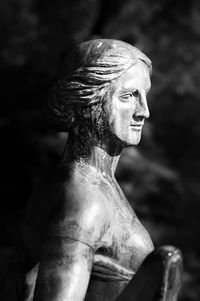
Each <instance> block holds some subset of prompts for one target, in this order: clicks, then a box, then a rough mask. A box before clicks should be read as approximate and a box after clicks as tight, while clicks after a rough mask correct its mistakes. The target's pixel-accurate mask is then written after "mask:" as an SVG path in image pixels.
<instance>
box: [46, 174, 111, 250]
mask: <svg viewBox="0 0 200 301" xmlns="http://www.w3.org/2000/svg"><path fill="white" fill-rule="evenodd" d="M59 194H63V196H62V197H60V199H59V198H58V202H57V204H55V206H54V208H52V212H51V214H50V215H49V218H48V227H47V234H48V235H55V236H62V237H63V236H64V237H66V238H71V239H74V240H78V241H81V242H84V243H86V244H88V245H90V246H91V247H92V248H94V249H96V248H98V246H99V245H100V243H101V239H102V237H103V235H104V234H105V233H106V230H107V229H108V227H109V224H110V220H109V213H108V209H107V206H106V196H105V194H104V193H103V191H102V190H101V188H100V187H98V186H97V185H95V184H94V183H89V182H87V181H77V180H74V179H73V180H70V181H68V182H67V183H65V185H64V186H63V187H62V188H61V190H60V192H59Z"/></svg>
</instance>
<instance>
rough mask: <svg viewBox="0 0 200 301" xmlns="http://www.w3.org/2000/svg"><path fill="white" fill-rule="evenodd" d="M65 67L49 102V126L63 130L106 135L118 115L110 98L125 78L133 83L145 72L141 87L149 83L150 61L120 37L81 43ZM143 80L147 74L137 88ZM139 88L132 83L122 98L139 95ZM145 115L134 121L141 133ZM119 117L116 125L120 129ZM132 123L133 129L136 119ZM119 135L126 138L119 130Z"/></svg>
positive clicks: (123, 99) (122, 99) (66, 60)
mask: <svg viewBox="0 0 200 301" xmlns="http://www.w3.org/2000/svg"><path fill="white" fill-rule="evenodd" d="M62 69H63V72H62V73H61V75H60V79H59V80H58V81H57V82H56V84H55V85H54V86H53V88H52V91H51V96H50V98H49V99H48V102H47V106H46V113H47V114H46V115H47V118H48V121H49V124H50V126H51V127H53V128H54V129H55V130H56V131H60V132H69V133H71V132H74V131H76V133H80V132H84V131H85V132H86V133H87V135H88V136H89V135H90V134H91V135H93V137H94V136H95V137H105V133H106V132H107V133H108V132H109V131H108V129H109V128H110V124H111V123H112V121H111V119H112V120H113V119H115V118H114V116H113V115H114V114H115V113H114V111H113V110H112V107H113V104H112V103H111V102H112V101H111V99H112V97H113V95H115V94H116V91H118V90H119V89H118V88H119V86H121V84H122V81H124V83H125V86H126V82H127V81H128V80H129V81H131V82H132V83H134V81H138V77H139V78H140V77H141V76H142V74H143V73H145V72H146V74H145V75H144V77H145V81H146V82H145V83H144V85H143V86H144V87H143V86H142V87H141V88H142V89H143V90H145V91H146V90H147V86H149V85H150V83H149V82H150V80H149V75H150V73H151V61H150V60H149V59H148V58H147V57H146V55H144V54H143V53H142V52H141V51H140V50H138V49H137V48H135V47H133V46H131V45H129V44H127V43H125V42H122V41H118V40H107V39H97V40H91V41H87V42H84V43H82V44H80V45H78V46H77V47H76V48H75V49H73V51H71V53H70V54H69V55H68V56H67V57H66V59H65V61H64V64H63V68H62ZM132 76H133V81H132ZM143 81H144V78H143V77H142V78H140V83H139V87H136V88H137V89H139V88H140V86H141V84H142V83H143ZM137 86H138V84H137ZM122 88H123V87H122ZM137 89H134V90H135V91H132V90H131V87H130V93H129V94H128V92H124V95H123V96H122V95H121V96H120V97H121V101H122V102H123V103H125V102H128V98H129V97H131V95H132V96H136V95H134V93H135V94H136V93H138V91H137V92H136V90H137ZM118 92H119V91H118ZM119 93H121V92H119ZM131 93H132V94H131ZM136 97H137V96H136ZM138 97H139V96H138ZM145 114H146V115H148V114H147V113H145ZM121 115H122V114H121ZM143 115H144V114H143ZM146 117H148V116H143V118H142V119H141V120H140V118H139V119H137V120H138V121H139V123H137V124H136V125H135V130H136V132H138V133H139V130H141V129H140V128H139V127H141V124H142V123H143V119H144V118H146ZM119 119H120V118H118V119H117V120H118V121H119V122H120V123H122V124H123V120H122V119H123V118H122V116H121V119H120V120H119ZM117 120H115V122H114V123H115V125H114V123H113V127H115V129H116V130H117V128H118V130H119V131H118V130H117V131H118V132H120V128H119V127H120V126H119V125H117V122H118V121H117ZM131 126H132V127H133V128H132V129H133V130H134V124H133V123H132V124H131ZM137 126H138V128H137ZM111 127H112V125H111ZM115 134H116V133H115V131H114V135H115ZM117 136H118V138H119V139H121V140H124V139H123V137H120V133H119V135H118V134H117ZM122 136H123V135H122ZM99 139H100V138H99ZM125 140H126V139H125ZM128 144H131V141H130V143H129V142H128ZM132 144H137V143H132Z"/></svg>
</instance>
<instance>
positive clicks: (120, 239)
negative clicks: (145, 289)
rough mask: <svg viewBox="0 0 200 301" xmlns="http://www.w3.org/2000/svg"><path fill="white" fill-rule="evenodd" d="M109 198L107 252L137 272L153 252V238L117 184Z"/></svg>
mask: <svg viewBox="0 0 200 301" xmlns="http://www.w3.org/2000/svg"><path fill="white" fill-rule="evenodd" d="M109 197H110V199H109V204H108V211H109V216H110V227H109V229H108V231H107V232H106V234H105V236H104V238H103V243H104V245H105V250H106V251H107V252H108V253H109V256H111V257H112V258H113V259H115V260H117V262H118V263H119V264H120V265H122V266H124V267H126V268H129V269H132V270H133V271H137V269H138V268H139V266H140V265H141V263H142V261H143V260H144V258H145V257H146V256H147V255H148V254H149V253H150V252H151V251H152V250H153V244H152V241H151V238H150V236H149V234H148V232H147V231H146V229H145V228H144V227H143V226H142V224H141V223H140V221H139V220H138V218H137V216H136V214H135V212H134V211H133V209H132V207H131V206H130V204H129V203H128V201H127V199H126V197H125V196H124V194H123V192H122V191H121V189H120V187H119V186H118V184H117V183H115V185H112V190H111V191H110V196H109Z"/></svg>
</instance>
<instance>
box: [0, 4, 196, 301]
mask: <svg viewBox="0 0 200 301" xmlns="http://www.w3.org/2000/svg"><path fill="white" fill-rule="evenodd" d="M0 34H1V41H0V64H1V71H0V80H1V111H0V133H1V157H0V164H1V171H0V191H1V203H0V206H1V214H0V215H1V219H0V225H1V227H2V228H3V229H4V231H3V233H2V234H1V246H2V250H4V251H2V252H6V250H7V248H8V246H9V244H11V243H12V240H13V238H14V236H15V233H16V229H17V225H19V224H20V220H21V217H22V216H23V208H24V207H25V205H26V203H27V200H28V199H29V196H30V194H31V189H32V182H33V180H34V177H35V176H36V175H37V174H38V173H39V171H40V170H41V169H42V168H45V167H46V166H47V165H48V164H51V163H53V162H55V161H56V160H57V158H58V157H59V155H60V154H61V152H62V149H63V146H64V143H65V140H66V138H65V136H64V135H63V134H60V135H56V134H54V133H52V132H50V131H49V130H48V129H47V127H46V125H45V121H44V118H43V116H42V114H41V110H42V106H43V102H44V97H45V94H46V91H47V90H48V88H49V86H50V85H51V83H52V82H53V80H54V78H55V77H56V74H57V72H58V69H59V67H60V64H61V62H62V58H63V56H64V55H65V53H66V52H67V51H68V50H69V49H70V48H71V47H72V45H73V44H74V43H78V42H82V41H84V40H87V39H91V38H95V37H104V38H116V39H121V40H124V41H127V42H129V43H131V44H134V45H136V47H139V48H140V49H141V50H143V51H144V52H145V53H146V54H147V55H148V56H149V57H150V58H151V59H152V61H153V76H152V90H151V92H150V95H149V103H150V109H151V118H150V120H149V121H148V122H147V124H146V127H145V129H144V137H143V141H142V142H141V144H140V146H139V147H137V148H134V149H133V148H130V149H127V150H126V151H125V153H124V155H123V156H122V158H121V163H120V164H119V167H118V170H117V177H118V180H119V182H120V183H121V185H122V187H123V189H124V191H125V193H126V195H127V197H128V199H129V200H130V202H131V204H132V205H133V207H134V208H135V209H136V212H137V213H138V215H139V217H140V218H141V219H142V221H143V223H144V224H145V225H146V227H147V228H148V230H149V232H150V233H151V236H152V237H153V240H154V242H155V245H160V244H174V245H176V246H178V247H180V248H181V250H182V252H183V255H184V266H185V272H184V275H183V280H184V286H183V290H182V294H181V297H180V300H182V301H186V300H192V301H194V300H198V296H200V288H199V286H198V283H199V280H200V258H199V251H200V237H199V235H198V229H199V227H200V213H199V212H200V202H199V200H200V184H199V179H200V156H199V153H200V139H199V136H200V119H199V115H200V89H199V73H200V60H199V53H200V2H199V1H197V0H173V1H172V0H162V1H158V0H156V1H153V0H123V1H120V0H118V1H117V0H84V1H83V0H82V1H81V0H68V1H67V0H57V1H52V0H49V1H47V0H43V1H39V0H1V2H0ZM14 229H15V230H14Z"/></svg>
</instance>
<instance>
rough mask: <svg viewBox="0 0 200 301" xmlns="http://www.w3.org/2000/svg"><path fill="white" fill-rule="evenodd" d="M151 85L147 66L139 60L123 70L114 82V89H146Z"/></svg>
mask: <svg viewBox="0 0 200 301" xmlns="http://www.w3.org/2000/svg"><path fill="white" fill-rule="evenodd" d="M150 86H151V80H150V74H149V68H148V67H147V65H146V64H145V63H143V62H142V61H141V60H138V61H137V63H136V64H135V65H134V66H132V67H131V68H129V69H128V70H127V71H125V72H124V73H123V74H122V76H121V77H120V78H119V79H118V81H117V82H116V85H115V87H116V90H117V91H119V90H129V89H138V90H147V89H149V88H150Z"/></svg>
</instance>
